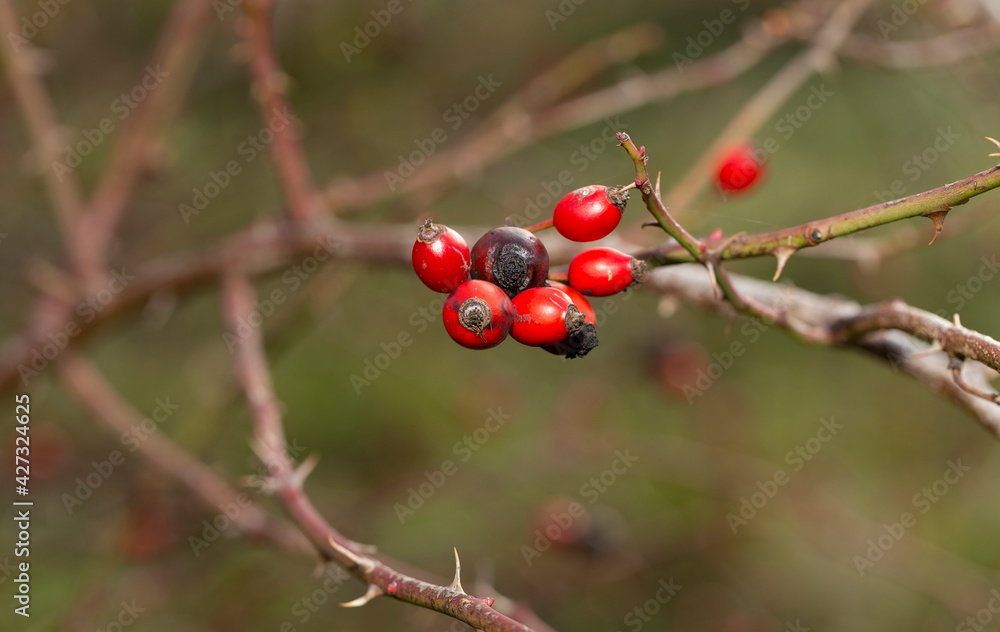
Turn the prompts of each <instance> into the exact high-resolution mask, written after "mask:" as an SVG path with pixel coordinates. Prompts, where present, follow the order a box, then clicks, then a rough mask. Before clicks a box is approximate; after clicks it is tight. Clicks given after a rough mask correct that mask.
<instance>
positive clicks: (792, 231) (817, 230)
mask: <svg viewBox="0 0 1000 632" xmlns="http://www.w3.org/2000/svg"><path fill="white" fill-rule="evenodd" d="M997 187H1000V166H996V167H993V168H992V169H987V170H986V171H982V172H980V173H977V174H975V175H971V176H969V177H967V178H965V179H962V180H959V181H958V182H953V183H952V184H946V185H944V186H941V187H938V188H936V189H931V190H930V191H924V192H923V193H916V194H914V195H910V196H907V197H904V198H900V199H898V200H892V201H890V202H885V203H883V204H876V205H874V206H868V207H866V208H862V209H858V210H856V211H851V212H849V213H844V214H842V215H835V216H833V217H828V218H826V219H820V220H816V221H813V222H808V223H806V224H800V225H799V226H793V227H791V228H785V229H782V230H776V231H771V232H767V233H759V234H756V235H743V236H740V237H736V238H735V239H732V240H731V241H730V242H729V243H728V244H727V245H726V246H725V247H724V248H722V249H721V251H720V252H719V257H720V259H722V260H726V259H747V258H750V257H760V256H763V255H775V256H779V257H780V256H783V255H784V256H786V257H787V256H788V255H790V254H791V253H794V252H795V251H797V250H800V249H802V248H810V247H812V246H816V245H818V244H821V243H824V242H827V241H830V240H831V239H835V238H837V237H843V236H844V235H851V234H853V233H857V232H860V231H863V230H867V229H869V228H873V227H875V226H882V225H884V224H889V223H891V222H897V221H899V220H903V219H909V218H911V217H929V218H931V219H932V220H934V222H935V229H936V231H939V230H940V223H941V222H943V219H944V215H945V214H947V213H948V212H949V211H950V210H951V209H952V207H955V206H958V205H959V204H965V203H966V202H968V201H969V200H970V199H972V198H973V197H975V196H977V195H979V194H981V193H985V192H986V191H989V190H991V189H995V188H997ZM935 235H936V233H935ZM724 241H725V238H710V239H707V240H705V242H704V244H705V246H706V248H708V249H711V248H712V246H718V245H720V244H721V243H723V242H724ZM634 256H635V257H636V258H639V259H644V260H645V261H648V262H649V264H650V265H651V266H661V265H670V264H673V263H684V262H691V261H698V260H700V258H699V257H696V256H693V255H692V253H691V252H690V251H689V250H688V249H687V248H686V247H684V246H683V245H677V244H670V245H667V246H662V247H659V248H655V249H650V250H646V251H643V252H640V253H637V254H635V255H634Z"/></svg>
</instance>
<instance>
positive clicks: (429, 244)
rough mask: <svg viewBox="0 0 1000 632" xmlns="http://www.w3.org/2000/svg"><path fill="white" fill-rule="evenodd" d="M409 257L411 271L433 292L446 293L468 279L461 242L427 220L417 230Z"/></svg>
mask: <svg viewBox="0 0 1000 632" xmlns="http://www.w3.org/2000/svg"><path fill="white" fill-rule="evenodd" d="M411 258H412V259H413V270H414V272H416V273H417V276H418V277H420V280H421V281H423V282H424V285H426V286H427V287H429V288H430V289H432V290H434V291H435V292H442V293H444V294H447V293H448V292H451V291H453V290H454V289H455V288H457V287H458V286H459V285H460V284H461V283H463V282H464V281H466V280H468V278H469V269H470V267H471V257H470V254H469V246H468V245H467V244H466V243H465V239H463V238H462V236H461V235H459V234H458V233H457V232H455V231H454V230H452V229H451V228H448V227H447V226H444V225H442V224H434V223H432V222H431V220H427V221H425V222H424V225H423V226H421V227H420V228H419V229H418V230H417V241H416V242H414V244H413V252H412V253H411Z"/></svg>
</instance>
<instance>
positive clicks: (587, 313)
mask: <svg viewBox="0 0 1000 632" xmlns="http://www.w3.org/2000/svg"><path fill="white" fill-rule="evenodd" d="M549 287H554V288H556V289H557V290H562V291H563V292H566V295H567V296H569V300H571V301H573V304H574V305H576V308H577V309H578V310H580V311H581V312H583V316H584V322H586V323H590V324H591V325H593V326H595V327H596V326H597V312H595V311H594V308H593V306H592V305H591V304H590V301H588V300H587V297H586V296H584V295H583V294H580V293H579V292H578V291H576V290H575V289H573V288H571V287H570V286H568V285H566V284H565V283H560V282H558V281H549Z"/></svg>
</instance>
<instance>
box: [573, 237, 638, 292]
mask: <svg viewBox="0 0 1000 632" xmlns="http://www.w3.org/2000/svg"><path fill="white" fill-rule="evenodd" d="M645 273H646V262H645V261H641V260H639V259H633V258H632V257H630V256H629V255H627V254H625V253H624V252H621V251H618V250H615V249H614V248H590V249H588V250H584V251H583V252H581V253H580V254H578V255H577V256H575V257H573V260H572V261H571V262H570V264H569V284H570V285H571V286H572V287H574V288H576V289H577V290H579V291H580V292H581V293H583V294H585V295H587V296H611V295H612V294H617V293H618V292H621V291H622V290H624V289H625V288H627V287H628V286H630V285H632V284H633V283H638V282H639V280H640V279H642V276H643V275H644V274H645Z"/></svg>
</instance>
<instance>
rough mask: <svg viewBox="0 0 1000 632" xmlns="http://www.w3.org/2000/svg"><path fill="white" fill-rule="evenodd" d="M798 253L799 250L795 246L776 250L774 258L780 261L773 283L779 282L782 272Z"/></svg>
mask: <svg viewBox="0 0 1000 632" xmlns="http://www.w3.org/2000/svg"><path fill="white" fill-rule="evenodd" d="M796 252H798V249H797V248H795V247H793V246H779V247H777V248H775V249H774V258H775V259H777V260H778V269H777V270H776V271H775V273H774V278H773V279H771V280H772V281H777V280H778V278H779V277H780V276H781V273H782V271H784V269H785V264H786V263H788V260H789V259H791V258H792V255H794V254H795V253H796Z"/></svg>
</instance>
